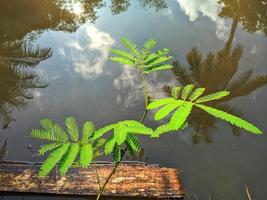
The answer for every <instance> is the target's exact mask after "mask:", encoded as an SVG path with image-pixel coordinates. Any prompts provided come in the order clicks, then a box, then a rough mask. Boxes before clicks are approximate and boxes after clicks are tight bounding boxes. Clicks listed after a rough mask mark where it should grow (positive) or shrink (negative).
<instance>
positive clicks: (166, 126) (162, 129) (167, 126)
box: [151, 123, 174, 138]
mask: <svg viewBox="0 0 267 200" xmlns="http://www.w3.org/2000/svg"><path fill="white" fill-rule="evenodd" d="M170 131H174V129H173V127H172V126H170V124H169V123H167V124H162V125H160V126H158V127H157V128H156V129H155V131H154V133H153V134H152V135H151V137H152V138H158V137H159V136H160V135H161V134H163V133H168V132H170Z"/></svg>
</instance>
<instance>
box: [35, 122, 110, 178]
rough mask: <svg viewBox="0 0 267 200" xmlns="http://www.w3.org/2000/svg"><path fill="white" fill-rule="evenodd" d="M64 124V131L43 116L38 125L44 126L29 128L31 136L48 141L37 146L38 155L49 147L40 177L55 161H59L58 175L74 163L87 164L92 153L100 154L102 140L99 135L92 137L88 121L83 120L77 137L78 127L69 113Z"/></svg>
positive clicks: (45, 173)
mask: <svg viewBox="0 0 267 200" xmlns="http://www.w3.org/2000/svg"><path fill="white" fill-rule="evenodd" d="M65 124H66V126H67V133H66V132H65V131H64V130H63V128H62V127H61V126H59V125H58V124H56V123H54V122H53V121H52V120H50V119H43V120H41V125H42V127H43V128H44V129H33V130H32V132H31V136H32V137H35V138H38V139H41V140H48V141H51V142H52V143H48V144H44V145H42V146H41V148H40V150H39V154H40V155H44V154H45V153H47V152H49V151H52V152H51V153H50V154H49V156H48V158H47V159H46V160H45V161H44V163H43V164H42V166H41V169H40V172H39V176H40V177H43V176H46V175H47V174H48V173H50V172H51V170H52V169H53V168H54V167H55V166H56V165H57V164H59V172H60V174H62V175H63V174H65V173H66V172H67V171H68V170H69V168H70V167H71V166H73V165H74V163H76V165H78V166H81V167H88V166H89V165H90V163H91V162H92V160H93V158H94V157H97V156H99V155H102V153H101V151H100V148H101V147H102V146H103V145H104V143H105V140H104V139H103V138H98V139H94V138H93V133H94V131H95V128H94V124H93V123H92V122H90V121H87V122H85V123H84V125H83V129H82V134H81V140H79V129H78V126H77V123H76V120H75V119H74V118H73V117H68V118H66V120H65ZM69 138H70V139H69ZM78 155H79V158H78ZM76 160H77V162H76Z"/></svg>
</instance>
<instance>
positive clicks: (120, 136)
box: [93, 120, 153, 162]
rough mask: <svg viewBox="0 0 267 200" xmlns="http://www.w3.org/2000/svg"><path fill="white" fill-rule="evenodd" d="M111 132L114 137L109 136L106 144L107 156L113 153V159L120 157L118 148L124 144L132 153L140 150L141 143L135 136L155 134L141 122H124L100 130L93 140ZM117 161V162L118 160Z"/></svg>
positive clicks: (95, 133) (96, 132)
mask: <svg viewBox="0 0 267 200" xmlns="http://www.w3.org/2000/svg"><path fill="white" fill-rule="evenodd" d="M111 130H113V135H111V136H109V137H108V139H107V142H106V144H105V154H106V155H108V154H110V153H112V155H113V158H115V157H114V155H119V154H118V148H121V145H122V144H124V143H125V144H126V146H127V147H129V148H130V149H131V150H132V151H138V150H139V149H140V143H139V141H138V139H137V138H136V136H135V135H139V134H141V135H152V134H153V130H152V129H151V128H148V127H146V126H145V125H144V124H142V123H141V122H138V121H135V120H124V121H120V122H117V123H115V124H110V125H107V126H104V127H103V128H100V129H98V130H97V131H95V132H94V136H93V139H99V138H100V137H102V136H103V135H104V134H105V133H107V132H109V131H111ZM114 151H116V152H114ZM116 158H118V157H116ZM115 161H116V162H117V160H116V159H115Z"/></svg>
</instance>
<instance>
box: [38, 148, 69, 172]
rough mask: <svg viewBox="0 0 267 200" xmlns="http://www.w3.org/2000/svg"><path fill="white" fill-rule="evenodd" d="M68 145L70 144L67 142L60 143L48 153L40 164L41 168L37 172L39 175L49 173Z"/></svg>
mask: <svg viewBox="0 0 267 200" xmlns="http://www.w3.org/2000/svg"><path fill="white" fill-rule="evenodd" d="M69 145H70V144H69V143H66V144H63V145H61V146H60V147H59V148H57V149H56V150H55V151H53V152H52V153H51V154H50V155H49V157H48V158H47V159H46V160H45V161H44V163H43V164H42V166H41V169H40V171H39V174H38V176H39V177H44V176H46V175H47V174H49V173H50V171H51V170H52V169H53V168H54V167H55V166H56V164H57V163H58V162H59V161H60V160H61V158H62V157H63V155H64V154H65V153H66V151H67V150H68V148H69Z"/></svg>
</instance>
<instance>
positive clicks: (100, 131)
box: [93, 124, 115, 140]
mask: <svg viewBox="0 0 267 200" xmlns="http://www.w3.org/2000/svg"><path fill="white" fill-rule="evenodd" d="M114 127H115V124H110V125H107V126H104V127H103V128H100V129H98V130H97V131H95V133H94V136H93V139H94V140H95V139H98V138H100V137H102V136H103V135H104V134H105V133H106V132H108V131H110V130H112V129H113V128H114Z"/></svg>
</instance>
